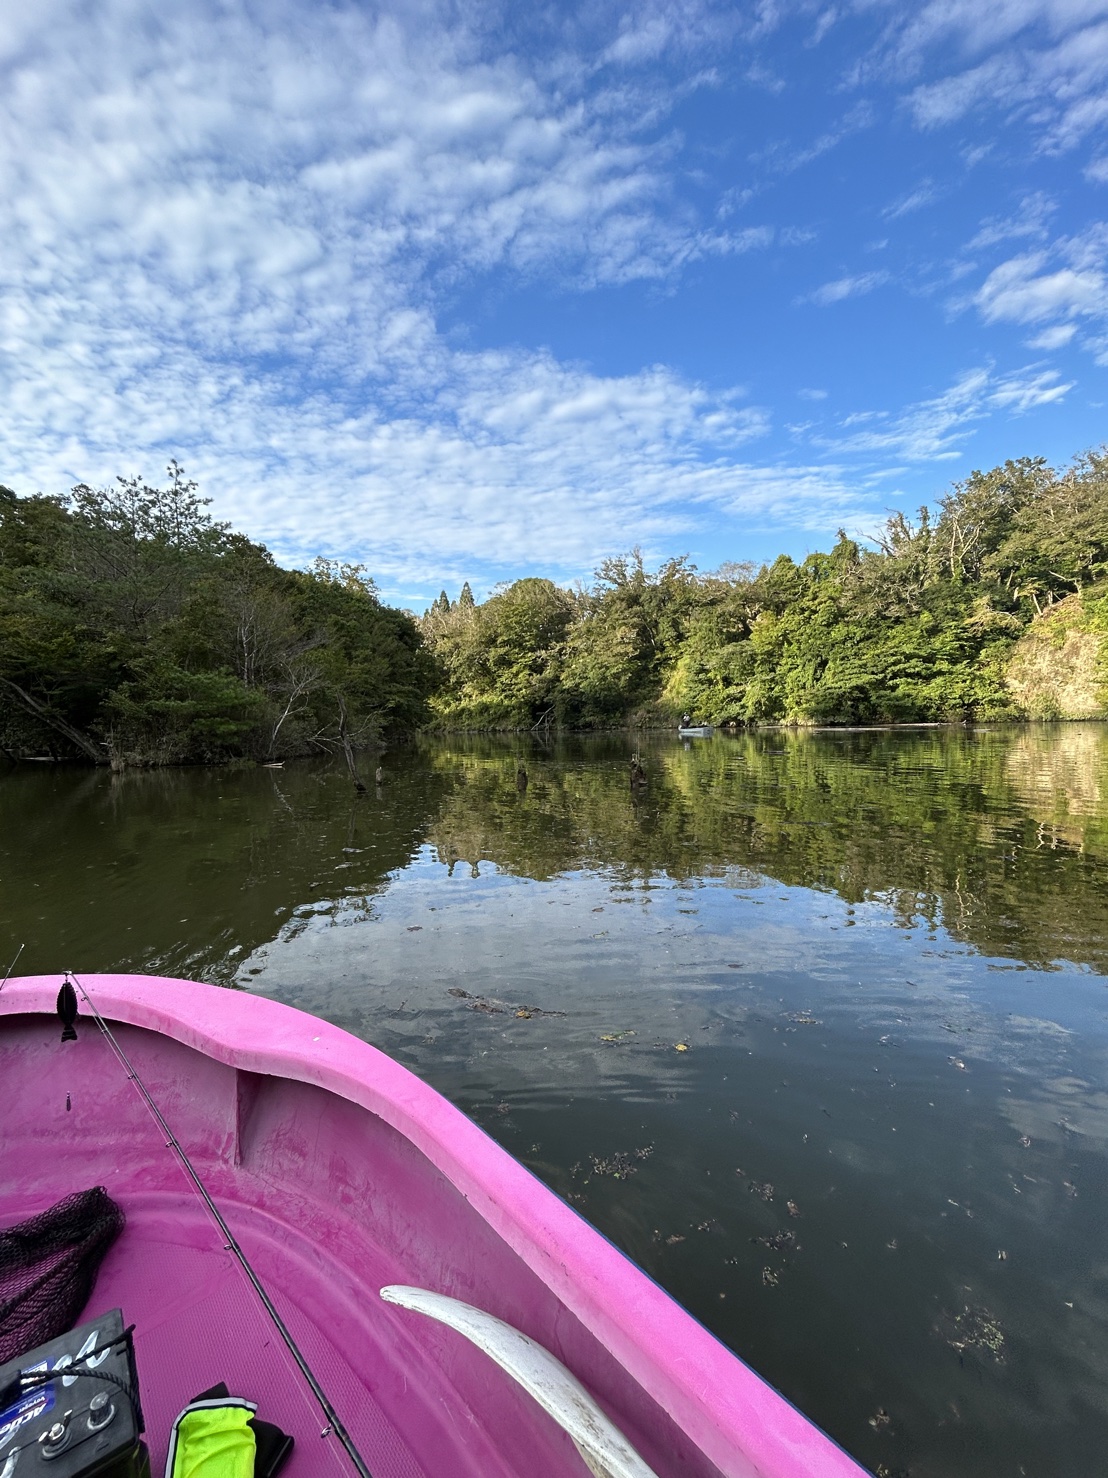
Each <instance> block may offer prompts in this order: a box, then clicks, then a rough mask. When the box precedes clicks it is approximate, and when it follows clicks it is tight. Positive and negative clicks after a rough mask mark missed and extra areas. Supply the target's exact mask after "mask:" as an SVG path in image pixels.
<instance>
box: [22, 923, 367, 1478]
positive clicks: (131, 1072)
mask: <svg viewBox="0 0 1108 1478" xmlns="http://www.w3.org/2000/svg"><path fill="white" fill-rule="evenodd" d="M22 948H23V946H22V945H20V949H22ZM18 958H19V956H18V955H16V959H18ZM12 963H13V965H14V963H15V961H14V960H13V962H12ZM5 978H6V977H5ZM70 982H72V984H70ZM66 985H69V988H70V990H72V989H73V985H76V987H77V989H78V990H79V991H80V992H81V995H82V997H83V998H84V1001H85V1004H86V1005H87V1006H88V1007H89V1009H90V1011H91V1012H92V1015H93V1019H94V1020H95V1022H96V1025H97V1026H98V1027H99V1028H100V1031H101V1033H102V1034H103V1036H104V1038H105V1040H106V1041H107V1043H108V1046H109V1047H110V1048H111V1049H112V1052H113V1053H114V1054H115V1056H116V1059H117V1061H118V1062H119V1064H120V1066H121V1067H122V1068H123V1070H124V1072H125V1073H126V1074H127V1076H128V1077H129V1078H130V1080H131V1082H132V1083H133V1084H134V1085H135V1088H136V1090H137V1092H138V1093H139V1096H140V1097H141V1098H142V1100H143V1102H144V1103H145V1104H146V1107H147V1108H148V1109H149V1110H150V1113H151V1115H152V1116H153V1118H154V1122H155V1123H156V1124H157V1126H158V1128H159V1129H160V1130H161V1132H162V1134H163V1135H164V1136H165V1147H166V1149H168V1150H172V1151H173V1153H174V1154H175V1155H176V1157H177V1160H178V1163H179V1164H180V1166H181V1169H182V1170H183V1171H184V1172H185V1174H186V1175H187V1176H188V1178H189V1180H190V1181H191V1182H192V1186H193V1189H194V1190H195V1191H196V1194H197V1195H198V1196H199V1197H200V1199H201V1201H202V1202H203V1203H204V1206H205V1208H206V1209H207V1211H208V1214H209V1215H210V1216H211V1218H212V1220H213V1221H214V1222H215V1224H216V1226H217V1227H218V1229H219V1234H220V1236H221V1237H222V1238H223V1239H224V1246H225V1248H226V1250H227V1251H228V1252H229V1253H231V1255H232V1256H233V1257H234V1258H235V1259H236V1260H237V1262H238V1264H239V1266H240V1267H241V1268H242V1271H243V1272H244V1273H245V1274H246V1277H247V1279H248V1281H249V1282H250V1285H251V1287H252V1288H253V1289H254V1292H255V1293H256V1294H257V1295H258V1298H259V1299H260V1300H261V1303H262V1306H263V1308H264V1309H265V1311H266V1313H267V1314H268V1315H269V1318H270V1320H271V1321H272V1323H273V1327H274V1328H275V1329H276V1330H277V1333H278V1334H279V1335H280V1336H281V1339H282V1340H283V1341H284V1344H285V1346H286V1348H287V1349H288V1352H289V1354H290V1355H291V1356H292V1358H293V1359H294V1360H295V1361H296V1364H297V1367H298V1369H299V1371H300V1374H301V1375H302V1376H303V1377H304V1379H305V1381H306V1382H307V1383H308V1387H309V1389H310V1390H311V1393H312V1395H313V1396H314V1397H315V1399H316V1401H317V1402H318V1403H319V1408H320V1410H321V1411H322V1412H323V1415H324V1416H325V1417H326V1419H327V1425H326V1426H325V1427H324V1429H323V1431H322V1432H321V1433H320V1436H321V1437H327V1436H329V1435H330V1434H331V1432H334V1434H335V1436H336V1437H337V1438H338V1439H339V1441H340V1442H341V1443H342V1445H343V1447H344V1448H345V1450H346V1455H347V1457H348V1458H349V1459H350V1461H351V1462H352V1463H353V1464H354V1467H355V1468H356V1469H357V1471H358V1475H359V1478H373V1474H372V1473H371V1472H370V1471H369V1469H368V1468H367V1467H366V1465H365V1462H364V1460H363V1459H362V1455H361V1453H360V1452H359V1451H358V1449H357V1448H356V1447H355V1446H354V1440H353V1438H352V1437H351V1436H350V1433H349V1432H348V1431H347V1430H346V1427H345V1426H344V1425H343V1422H342V1419H341V1417H340V1416H339V1414H338V1412H337V1411H336V1410H335V1408H334V1407H333V1406H332V1405H331V1402H330V1400H329V1399H328V1396H327V1393H326V1392H325V1391H324V1389H323V1387H322V1386H321V1385H320V1383H319V1381H318V1380H317V1379H316V1377H315V1375H314V1373H313V1372H312V1369H311V1366H310V1365H309V1364H308V1362H307V1360H306V1359H305V1358H304V1355H303V1353H302V1351H301V1349H300V1346H299V1345H298V1344H297V1343H296V1341H295V1339H293V1337H292V1334H291V1333H290V1331H289V1328H288V1326H287V1325H286V1323H285V1321H284V1320H283V1319H282V1318H281V1315H280V1314H279V1313H278V1312H277V1307H276V1305H275V1304H274V1302H273V1300H272V1299H271V1298H270V1296H269V1294H268V1293H267V1292H266V1290H265V1287H264V1286H263V1284H262V1281H261V1279H260V1278H259V1277H258V1275H257V1273H256V1272H255V1271H254V1269H253V1267H252V1266H251V1263H250V1260H249V1258H248V1257H247V1256H246V1253H245V1252H243V1250H242V1248H241V1247H240V1246H239V1243H238V1239H237V1238H236V1236H235V1234H234V1233H233V1232H232V1231H231V1228H230V1227H229V1226H228V1225H227V1222H226V1221H225V1220H224V1217H223V1213H222V1212H221V1211H220V1209H219V1207H218V1206H217V1205H216V1204H215V1202H214V1201H213V1200H212V1198H211V1196H210V1195H209V1194H208V1189H207V1187H206V1186H205V1185H204V1182H203V1181H202V1180H201V1179H200V1177H199V1175H198V1174H197V1173H196V1170H195V1168H194V1167H193V1164H192V1161H191V1160H190V1159H189V1157H188V1155H187V1154H186V1152H185V1150H184V1148H183V1146H182V1145H181V1144H180V1143H179V1142H178V1140H177V1137H176V1136H175V1135H174V1133H173V1131H172V1130H171V1129H170V1127H169V1125H168V1124H167V1123H166V1121H165V1117H164V1115H163V1114H162V1111H161V1109H160V1108H159V1107H158V1105H157V1103H156V1102H155V1101H154V1099H153V1097H152V1095H151V1093H150V1090H149V1089H148V1088H147V1086H146V1084H145V1083H144V1082H143V1081H142V1079H141V1078H140V1077H139V1075H138V1073H137V1072H136V1070H135V1068H134V1065H133V1064H132V1062H131V1060H130V1058H129V1057H128V1056H127V1054H126V1052H124V1050H123V1048H122V1047H121V1046H120V1045H119V1043H118V1042H117V1041H116V1039H115V1037H114V1036H113V1035H112V1031H111V1028H110V1027H109V1026H108V1023H107V1022H106V1021H105V1020H104V1018H103V1017H102V1016H101V1014H100V1011H99V1009H98V1008H97V1005H96V1002H95V1001H94V1000H93V999H92V997H91V996H90V995H89V993H88V991H87V989H86V988H85V986H84V985H82V983H81V981H80V980H79V979H78V978H77V976H76V975H74V973H73V971H72V970H67V971H66V972H65V983H64V984H63V986H62V990H63V991H64V990H65V988H66ZM72 1004H73V1007H74V1011H73V1015H74V1016H76V1009H75V1008H76V1001H75V1000H74V1001H73V1003H72ZM60 1006H61V1001H59V1008H60ZM63 1019H64V1018H63Z"/></svg>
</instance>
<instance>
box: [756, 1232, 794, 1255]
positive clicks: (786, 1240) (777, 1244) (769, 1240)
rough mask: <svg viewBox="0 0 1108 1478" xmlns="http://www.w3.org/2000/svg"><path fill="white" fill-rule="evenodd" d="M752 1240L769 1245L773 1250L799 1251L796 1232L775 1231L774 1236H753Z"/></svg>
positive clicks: (762, 1244)
mask: <svg viewBox="0 0 1108 1478" xmlns="http://www.w3.org/2000/svg"><path fill="white" fill-rule="evenodd" d="M750 1240H751V1241H752V1242H757V1243H759V1244H760V1245H761V1246H762V1247H768V1248H769V1249H770V1251H771V1252H799V1251H800V1250H801V1249H800V1245H799V1243H798V1242H797V1240H796V1233H795V1232H774V1234H773V1236H772V1237H751V1239H750Z"/></svg>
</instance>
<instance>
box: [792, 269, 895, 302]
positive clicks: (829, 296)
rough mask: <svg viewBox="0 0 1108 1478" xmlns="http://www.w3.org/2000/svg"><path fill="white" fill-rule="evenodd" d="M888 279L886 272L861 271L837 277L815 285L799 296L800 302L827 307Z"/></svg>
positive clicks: (877, 285) (878, 285)
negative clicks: (853, 275) (852, 274)
mask: <svg viewBox="0 0 1108 1478" xmlns="http://www.w3.org/2000/svg"><path fill="white" fill-rule="evenodd" d="M888 281H889V273H888V272H861V273H859V274H858V275H857V276H855V277H837V278H835V280H834V281H833V282H825V283H824V284H823V286H822V287H817V288H816V289H815V290H814V291H813V292H810V293H808V294H807V296H806V297H802V298H799V299H798V300H797V301H798V302H801V303H815V304H816V305H817V306H818V307H820V308H827V307H829V306H830V305H831V304H832V303H841V302H842V301H843V299H844V298H858V297H862V296H863V295H864V294H866V293H871V292H873V290H874V288H875V287H882V286H883V285H884V284H885V283H886V282H888Z"/></svg>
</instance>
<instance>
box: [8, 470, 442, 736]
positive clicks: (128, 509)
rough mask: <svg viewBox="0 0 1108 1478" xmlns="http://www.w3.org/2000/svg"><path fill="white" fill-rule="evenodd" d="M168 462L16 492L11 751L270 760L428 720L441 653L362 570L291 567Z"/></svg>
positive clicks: (11, 566)
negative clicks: (147, 474) (65, 491)
mask: <svg viewBox="0 0 1108 1478" xmlns="http://www.w3.org/2000/svg"><path fill="white" fill-rule="evenodd" d="M169 472H170V477H169V483H168V485H167V486H166V487H164V488H154V487H149V486H147V485H145V484H144V483H142V482H141V481H140V480H138V479H130V480H125V479H119V480H118V481H117V483H116V485H115V486H114V487H111V488H102V489H96V488H91V487H87V486H80V487H77V488H75V489H74V490H73V493H72V495H71V496H70V497H68V498H60V497H32V498H17V497H16V496H15V495H14V494H13V493H11V492H10V491H9V490H8V489H6V488H0V750H3V751H5V752H7V753H8V754H9V755H11V756H16V757H18V756H21V755H44V754H46V755H60V756H80V757H83V758H84V759H86V760H91V761H93V762H97V763H106V762H111V763H114V764H128V763H131V764H134V763H139V764H175V763H188V762H213V761H220V760H226V759H229V758H233V757H238V756H245V757H249V758H254V759H258V760H265V759H272V758H275V757H279V756H284V755H292V754H303V753H307V752H311V751H313V750H315V751H326V750H329V749H331V750H334V749H338V748H339V747H340V746H341V744H342V739H343V735H344V734H345V736H346V737H347V738H348V739H349V740H350V742H351V744H352V745H365V744H366V743H370V742H372V741H373V740H374V739H375V737H376V736H377V735H378V734H380V733H381V732H382V731H383V730H385V729H386V728H388V727H403V728H412V727H414V726H416V725H418V724H419V723H420V722H421V721H422V720H423V719H424V718H425V717H426V707H425V704H426V698H427V695H428V694H429V693H430V692H431V690H432V688H433V685H434V681H435V675H434V674H435V668H434V662H433V660H432V659H431V657H430V655H429V654H428V652H427V650H426V648H425V646H424V644H423V642H422V641H421V638H420V634H419V631H418V629H417V626H416V623H415V621H414V620H413V619H412V618H411V617H410V616H408V615H405V614H403V613H402V612H400V611H394V610H390V609H389V608H388V607H386V606H384V605H382V604H381V603H380V601H379V600H378V598H377V595H376V593H375V590H374V586H373V582H372V580H370V579H369V578H367V576H366V574H365V572H364V570H363V569H362V567H361V566H356V565H355V566H351V565H337V564H334V563H330V562H327V561H324V560H317V561H316V563H315V565H314V566H313V568H312V569H311V570H310V571H307V572H305V571H300V570H284V569H280V568H279V567H278V566H277V565H276V564H275V563H274V561H273V558H272V557H271V556H270V554H269V553H268V552H267V551H266V550H265V549H264V548H263V547H262V546H261V545H258V544H253V543H251V541H250V540H249V539H247V538H245V537H244V536H243V535H242V534H237V533H234V532H232V531H231V530H230V529H229V528H228V527H227V525H225V524H218V523H214V522H213V521H212V519H211V518H210V517H209V516H208V514H207V512H206V510H205V501H206V500H203V499H201V498H199V497H198V496H197V493H196V487H195V484H194V483H192V482H190V481H187V480H186V478H185V477H184V475H183V473H182V471H181V469H180V468H179V467H178V466H177V465H176V463H174V464H171V466H170V469H169Z"/></svg>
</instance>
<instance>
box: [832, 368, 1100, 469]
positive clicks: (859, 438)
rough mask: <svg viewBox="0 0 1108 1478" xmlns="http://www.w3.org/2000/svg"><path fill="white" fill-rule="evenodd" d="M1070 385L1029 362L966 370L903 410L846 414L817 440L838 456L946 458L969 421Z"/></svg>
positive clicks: (1026, 405) (1025, 407) (1056, 395)
mask: <svg viewBox="0 0 1108 1478" xmlns="http://www.w3.org/2000/svg"><path fill="white" fill-rule="evenodd" d="M1072 389H1073V382H1072V381H1070V382H1064V381H1061V380H1060V379H1059V376H1058V375H1057V374H1056V373H1055V372H1054V371H1052V370H1043V369H1038V368H1035V367H1034V366H1032V367H1030V368H1028V369H1024V370H1020V371H1017V372H1015V373H1013V374H1007V375H997V374H995V373H994V372H993V371H991V370H988V369H983V368H978V369H972V370H967V371H966V372H965V373H964V374H962V375H960V376H959V377H958V379H957V380H955V382H954V383H953V384H952V385H950V386H949V387H948V388H947V389H946V390H944V391H942V392H941V393H940V394H939V395H936V396H933V397H932V398H930V399H927V400H922V401H920V402H919V403H918V404H916V405H912V406H908V407H907V408H906V409H905V410H902V411H899V412H887V411H870V412H863V413H855V414H854V415H852V416H848V417H846V418H845V419H844V420H843V421H842V422H841V429H840V430H839V431H838V432H837V433H830V434H825V435H823V436H822V437H820V438H819V440H818V444H819V445H821V446H823V447H825V448H827V449H828V450H829V451H832V452H833V453H834V454H835V455H836V456H839V457H842V456H844V455H857V454H859V453H866V454H869V455H877V454H880V455H883V456H889V457H894V458H896V459H897V460H899V461H903V462H908V463H912V462H941V461H950V460H952V459H954V458H956V457H958V456H959V455H960V454H961V452H962V449H963V447H964V446H965V443H966V440H967V438H968V437H969V436H970V435H971V434H972V432H973V430H974V427H975V425H977V424H979V423H980V422H982V421H983V420H984V419H985V418H986V417H988V416H989V415H990V414H992V413H993V412H995V411H1006V412H1015V413H1022V412H1026V411H1029V410H1033V409H1034V408H1036V407H1038V406H1044V405H1053V404H1054V403H1056V402H1057V401H1059V400H1061V399H1063V398H1064V397H1065V395H1066V394H1067V393H1068V392H1069V391H1070V390H1072Z"/></svg>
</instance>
